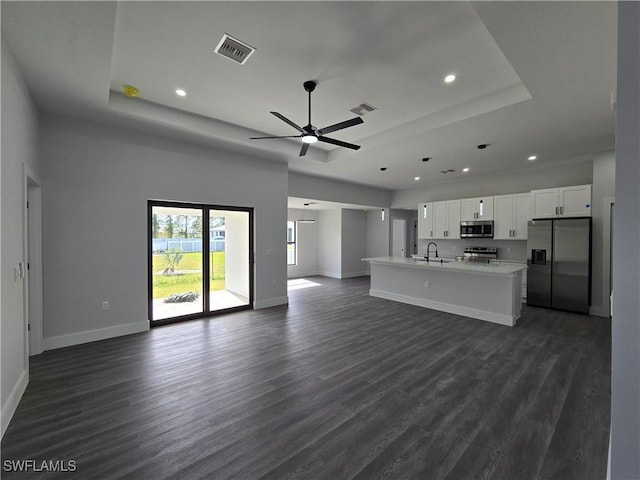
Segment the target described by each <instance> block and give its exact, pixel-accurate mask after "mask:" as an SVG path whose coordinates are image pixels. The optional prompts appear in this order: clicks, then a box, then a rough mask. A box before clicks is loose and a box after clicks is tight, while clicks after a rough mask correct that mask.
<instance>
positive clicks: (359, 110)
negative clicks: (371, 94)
mask: <svg viewBox="0 0 640 480" xmlns="http://www.w3.org/2000/svg"><path fill="white" fill-rule="evenodd" d="M374 110H377V108H376V107H374V106H373V105H370V104H368V103H366V102H362V103H361V104H360V105H358V106H357V107H353V108H352V109H351V110H350V112H353V113H355V114H356V115H360V116H361V117H362V116H364V114H365V113H369V112H373V111H374Z"/></svg>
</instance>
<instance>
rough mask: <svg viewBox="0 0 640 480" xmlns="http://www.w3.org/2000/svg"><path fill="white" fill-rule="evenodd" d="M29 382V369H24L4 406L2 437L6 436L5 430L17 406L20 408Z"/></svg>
mask: <svg viewBox="0 0 640 480" xmlns="http://www.w3.org/2000/svg"><path fill="white" fill-rule="evenodd" d="M28 384H29V371H28V370H24V371H23V372H22V374H21V375H20V378H19V379H18V382H17V383H16V384H15V386H14V387H13V390H11V394H10V395H9V398H7V401H6V402H5V404H4V405H3V406H2V414H1V416H0V438H2V437H3V436H4V432H5V431H6V430H7V427H8V426H9V422H11V419H12V418H13V414H14V413H16V408H18V404H19V403H20V400H21V399H22V395H23V394H24V391H25V390H26V388H27V385H28Z"/></svg>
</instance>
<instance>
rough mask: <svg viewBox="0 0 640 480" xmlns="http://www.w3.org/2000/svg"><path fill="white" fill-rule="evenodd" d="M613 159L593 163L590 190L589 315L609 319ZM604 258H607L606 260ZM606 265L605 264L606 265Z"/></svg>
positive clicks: (608, 155)
mask: <svg viewBox="0 0 640 480" xmlns="http://www.w3.org/2000/svg"><path fill="white" fill-rule="evenodd" d="M615 172H616V158H615V154H614V152H608V153H604V154H601V155H598V156H596V158H595V159H594V160H593V187H592V189H591V216H592V223H591V228H592V232H591V313H592V314H594V315H601V316H604V317H608V316H609V268H608V262H605V260H606V259H607V258H608V257H609V250H610V247H609V246H610V243H609V213H610V207H609V205H605V202H607V203H608V202H610V201H611V199H613V197H614V195H615ZM605 257H607V258H605ZM605 263H607V265H606V266H605Z"/></svg>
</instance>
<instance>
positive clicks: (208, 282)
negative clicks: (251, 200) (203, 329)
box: [148, 201, 253, 325]
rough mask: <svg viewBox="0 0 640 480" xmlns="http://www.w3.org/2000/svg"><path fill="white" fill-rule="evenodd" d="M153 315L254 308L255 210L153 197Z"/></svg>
mask: <svg viewBox="0 0 640 480" xmlns="http://www.w3.org/2000/svg"><path fill="white" fill-rule="evenodd" d="M148 212H149V214H148V216H149V219H148V232H149V235H148V237H149V238H148V243H149V247H148V249H149V262H148V264H149V272H148V273H149V320H151V322H152V324H155V325H157V324H164V323H169V322H174V321H179V320H187V319H192V318H198V317H203V316H208V315H211V314H213V313H216V312H222V311H224V312H227V311H231V310H237V309H244V308H251V305H252V303H253V265H252V262H251V252H252V251H253V245H252V239H253V233H252V225H253V209H249V208H242V207H227V206H225V207H222V206H214V205H199V204H184V203H175V202H162V201H149V205H148Z"/></svg>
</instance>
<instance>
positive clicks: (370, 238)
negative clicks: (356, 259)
mask: <svg viewBox="0 0 640 480" xmlns="http://www.w3.org/2000/svg"><path fill="white" fill-rule="evenodd" d="M390 249H391V222H390V221H389V217H388V215H387V216H386V218H385V220H384V222H383V221H382V220H381V215H380V210H369V211H368V212H367V249H366V253H367V257H369V258H371V257H386V256H388V255H390V253H391V250H390ZM367 271H370V268H369V265H367Z"/></svg>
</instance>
